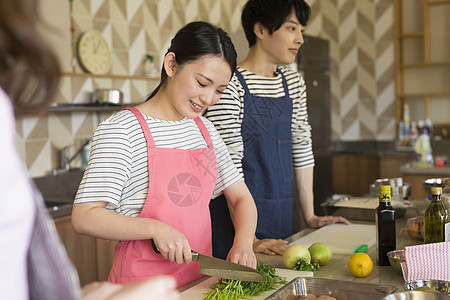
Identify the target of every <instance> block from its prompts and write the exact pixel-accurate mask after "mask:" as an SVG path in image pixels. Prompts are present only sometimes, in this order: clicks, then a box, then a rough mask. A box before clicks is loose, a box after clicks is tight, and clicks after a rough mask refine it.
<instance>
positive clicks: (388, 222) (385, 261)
mask: <svg viewBox="0 0 450 300" xmlns="http://www.w3.org/2000/svg"><path fill="white" fill-rule="evenodd" d="M375 223H376V229H377V249H376V256H377V264H378V265H380V266H389V265H390V263H389V258H388V257H387V253H388V252H389V251H393V250H396V231H395V211H394V208H393V207H392V205H391V186H390V185H380V187H379V204H378V207H377V208H376V214H375Z"/></svg>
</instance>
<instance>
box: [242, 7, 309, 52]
mask: <svg viewBox="0 0 450 300" xmlns="http://www.w3.org/2000/svg"><path fill="white" fill-rule="evenodd" d="M292 9H294V11H295V15H296V16H297V19H298V20H299V21H300V24H301V25H302V26H306V23H308V19H309V16H310V14H311V8H310V7H309V5H308V3H306V2H305V1H304V0H277V1H275V0H249V1H248V2H247V3H246V4H245V6H244V9H243V10H242V15H241V22H242V27H243V28H244V32H245V36H246V38H247V41H248V45H249V47H251V46H253V45H255V43H256V36H255V33H254V32H253V29H254V27H255V24H256V23H261V24H262V25H263V26H264V27H266V28H267V29H268V30H269V32H270V34H272V33H273V32H274V31H276V30H278V29H279V28H280V27H281V25H283V23H284V22H285V21H286V18H287V16H288V15H289V14H290V13H291V11H292Z"/></svg>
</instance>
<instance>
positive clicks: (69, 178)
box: [33, 168, 84, 217]
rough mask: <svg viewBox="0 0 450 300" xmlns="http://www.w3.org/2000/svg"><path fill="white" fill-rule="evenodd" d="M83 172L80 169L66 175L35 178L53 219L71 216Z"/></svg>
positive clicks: (70, 171)
mask: <svg viewBox="0 0 450 300" xmlns="http://www.w3.org/2000/svg"><path fill="white" fill-rule="evenodd" d="M83 172H84V170H82V169H79V168H78V169H70V170H68V171H67V172H65V173H60V174H56V175H53V174H51V175H46V176H42V177H35V178H33V180H34V182H35V184H36V187H37V188H38V189H39V191H40V192H41V194H42V197H43V198H44V202H45V205H46V206H47V208H48V209H49V213H50V214H51V215H52V216H53V217H56V216H61V215H62V214H66V215H69V214H70V212H71V210H72V203H73V200H74V199H75V195H76V193H77V190H78V186H79V185H80V182H81V179H82V177H83Z"/></svg>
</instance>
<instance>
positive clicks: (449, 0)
mask: <svg viewBox="0 0 450 300" xmlns="http://www.w3.org/2000/svg"><path fill="white" fill-rule="evenodd" d="M442 4H450V0H433V1H431V0H430V1H428V5H430V6H432V5H442Z"/></svg>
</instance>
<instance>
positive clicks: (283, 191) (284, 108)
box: [210, 70, 293, 259]
mask: <svg viewBox="0 0 450 300" xmlns="http://www.w3.org/2000/svg"><path fill="white" fill-rule="evenodd" d="M277 71H278V72H279V73H280V74H281V76H282V80H283V86H284V92H285V96H284V97H280V98H269V97H260V96H255V95H252V94H251V93H250V91H249V89H248V86H247V84H246V82H245V80H244V78H243V76H242V74H241V73H240V72H239V71H237V70H236V72H235V74H236V76H237V77H238V79H239V81H240V82H241V85H242V87H243V88H244V90H245V95H244V118H243V121H242V126H241V135H242V137H243V142H244V157H243V159H242V168H243V171H244V177H245V183H246V184H247V186H248V188H249V190H250V192H251V193H252V196H253V198H254V199H255V203H256V206H257V209H258V225H257V229H256V237H257V238H259V239H263V238H275V239H277V238H286V237H288V236H290V235H291V234H292V187H293V186H292V184H293V163H292V99H291V98H290V97H289V90H288V86H287V82H286V78H285V77H284V75H283V74H282V73H281V72H280V71H279V70H277ZM210 212H211V222H212V226H213V227H212V233H213V256H215V257H220V258H222V259H225V258H226V256H227V254H228V251H229V250H230V249H231V246H232V244H233V238H234V228H233V223H232V221H231V218H230V216H229V211H228V207H227V203H226V198H225V197H224V196H223V195H221V196H219V197H217V198H215V199H213V200H211V202H210Z"/></svg>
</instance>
